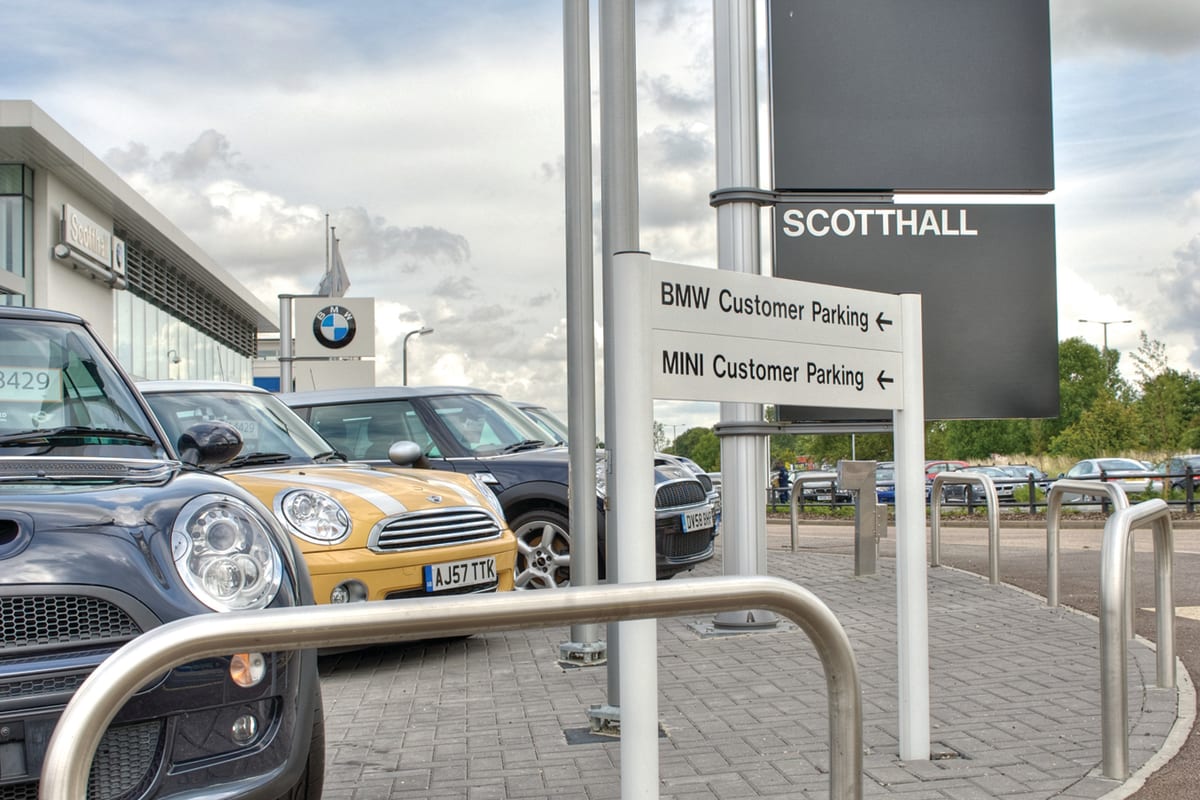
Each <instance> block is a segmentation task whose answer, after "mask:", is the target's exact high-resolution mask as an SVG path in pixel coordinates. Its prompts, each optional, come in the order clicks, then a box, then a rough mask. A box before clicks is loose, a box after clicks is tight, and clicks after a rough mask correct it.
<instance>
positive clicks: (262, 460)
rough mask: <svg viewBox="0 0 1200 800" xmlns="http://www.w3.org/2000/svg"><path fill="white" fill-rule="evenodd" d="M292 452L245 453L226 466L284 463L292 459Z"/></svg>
mask: <svg viewBox="0 0 1200 800" xmlns="http://www.w3.org/2000/svg"><path fill="white" fill-rule="evenodd" d="M291 460H292V454H291V453H245V454H243V455H240V456H238V457H237V458H235V459H233V460H232V461H230V462H229V463H228V464H226V465H225V466H226V467H249V466H257V465H260V464H282V463H283V462H285V461H291Z"/></svg>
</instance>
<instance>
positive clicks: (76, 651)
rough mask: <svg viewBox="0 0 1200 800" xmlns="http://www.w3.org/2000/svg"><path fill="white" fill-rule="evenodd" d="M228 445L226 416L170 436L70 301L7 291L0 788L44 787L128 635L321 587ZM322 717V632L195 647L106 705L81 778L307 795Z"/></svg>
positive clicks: (303, 599)
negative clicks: (75, 707)
mask: <svg viewBox="0 0 1200 800" xmlns="http://www.w3.org/2000/svg"><path fill="white" fill-rule="evenodd" d="M176 441H178V442H179V448H180V449H179V450H178V451H177V450H176V444H175V442H176ZM240 446H241V440H240V437H239V435H238V432H237V431H236V430H235V429H233V428H232V427H230V426H228V425H224V424H221V423H205V424H200V425H195V426H192V427H189V428H188V429H187V430H184V431H181V434H180V436H179V437H177V439H176V438H172V439H168V438H167V437H166V436H165V435H164V433H163V431H162V428H161V427H160V426H159V425H158V424H157V423H156V422H155V421H154V419H153V417H152V415H151V413H150V410H149V409H148V408H147V406H146V404H145V401H144V400H143V399H142V397H141V396H140V395H139V394H138V393H137V391H136V390H135V388H134V386H133V383H132V382H131V381H130V380H129V378H128V376H126V375H125V373H124V372H123V371H122V370H121V368H120V367H119V366H118V365H117V363H116V360H115V359H114V358H113V357H112V356H111V354H110V353H109V352H108V351H107V350H106V349H105V348H104V347H103V346H102V345H101V344H100V341H99V339H98V338H97V337H96V336H95V335H94V333H93V332H92V330H91V328H90V327H89V326H88V325H87V323H85V322H84V321H83V320H82V319H80V318H79V317H76V316H73V315H69V314H62V313H57V312H51V311H39V310H34V309H25V308H10V307H0V474H3V476H4V479H3V480H2V481H0V617H2V619H3V621H4V624H3V627H2V629H0V630H2V634H3V639H2V640H0V797H3V798H33V797H36V796H37V795H38V782H39V775H40V770H41V767H42V761H43V757H44V755H45V751H46V746H47V743H48V741H49V739H50V735H51V733H52V732H53V730H54V727H55V724H56V723H57V721H58V718H59V716H60V715H61V714H62V711H63V708H64V707H65V706H66V704H67V702H68V701H69V700H70V699H71V696H72V694H73V693H74V691H75V689H76V688H78V687H79V685H80V684H81V683H83V681H84V680H85V679H87V677H88V676H89V675H90V674H92V672H93V670H95V669H96V667H97V666H98V665H99V664H100V663H101V662H102V661H104V659H105V658H107V657H108V656H110V655H111V654H112V653H114V652H115V651H116V650H117V649H118V648H120V647H121V646H122V645H125V644H126V643H128V642H130V641H131V640H133V639H135V638H137V637H138V636H139V635H140V634H142V633H145V632H147V631H150V630H152V629H154V628H157V627H158V626H160V625H163V624H165V623H168V622H172V621H176V620H179V619H182V618H186V617H190V616H192V615H195V614H208V613H223V612H228V611H244V610H255V609H263V608H282V607H289V606H297V605H302V604H311V603H312V602H313V597H312V588H311V584H310V581H309V577H308V573H307V571H306V569H305V565H304V561H303V559H302V558H301V557H300V554H299V552H298V551H297V550H296V548H295V546H294V545H293V543H292V539H291V538H290V537H289V536H288V535H287V534H286V533H284V531H283V530H282V529H281V528H280V527H279V525H278V523H277V522H276V521H275V518H274V517H273V516H272V514H271V512H270V511H269V510H268V509H267V508H265V507H264V506H263V505H262V503H260V502H259V501H258V500H257V499H256V498H255V497H254V496H253V495H252V494H250V493H249V492H247V491H245V490H244V489H242V488H241V487H239V486H237V485H236V484H234V483H231V482H230V481H228V480H226V479H225V478H223V477H220V476H218V475H214V474H211V473H210V472H207V471H205V470H203V469H199V468H198V467H204V466H211V465H215V464H218V463H221V462H223V461H226V460H228V459H229V458H231V457H233V456H235V455H237V453H238V450H239V448H240ZM324 730H325V729H324V718H323V712H322V705H321V695H320V684H319V681H318V676H317V665H316V653H315V651H312V650H304V651H294V652H286V651H285V652H252V651H248V652H230V653H227V654H223V655H219V656H214V657H209V658H204V659H200V660H197V661H192V662H189V663H186V664H183V665H180V666H178V667H175V668H172V669H169V670H166V671H164V672H163V673H162V674H160V675H158V676H157V677H155V678H154V679H152V680H151V681H149V682H148V683H147V684H146V685H145V686H144V687H142V688H141V689H140V690H139V691H138V693H137V694H136V695H135V696H134V697H132V698H131V699H130V700H129V701H128V702H127V703H125V705H124V706H123V707H122V708H121V709H120V710H118V711H117V714H116V716H115V718H114V719H113V720H112V723H111V724H110V725H109V727H108V728H107V730H106V732H105V733H104V736H103V738H102V740H101V742H100V746H99V748H98V749H97V751H96V754H95V757H94V760H93V762H92V766H91V773H90V778H89V789H88V797H89V798H105V799H106V800H107V799H112V800H117V799H118V798H119V800H142V799H143V798H150V797H154V798H164V799H169V798H185V797H186V798H196V797H201V796H214V792H216V791H217V790H218V787H219V793H220V796H222V797H262V798H291V799H292V800H300V799H301V798H317V797H320V795H321V787H322V783H323V776H324V766H325V743H324V742H325V736H324Z"/></svg>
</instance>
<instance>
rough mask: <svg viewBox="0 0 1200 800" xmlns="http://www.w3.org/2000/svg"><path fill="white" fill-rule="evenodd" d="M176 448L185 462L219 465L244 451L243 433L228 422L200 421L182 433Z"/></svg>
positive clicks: (196, 464)
mask: <svg viewBox="0 0 1200 800" xmlns="http://www.w3.org/2000/svg"><path fill="white" fill-rule="evenodd" d="M176 449H178V450H179V458H180V460H181V461H183V463H185V464H191V465H192V466H193V467H202V468H204V469H209V468H213V467H219V466H221V465H222V464H227V463H229V462H230V461H232V460H233V459H234V458H235V457H236V456H237V454H238V453H240V452H242V435H241V434H240V433H238V430H237V428H235V427H233V426H232V425H230V424H229V423H228V422H217V421H212V422H198V423H196V424H195V425H193V426H192V427H190V428H188V429H187V430H186V431H184V432H183V433H182V434H180V436H179V443H178V445H177V446H176Z"/></svg>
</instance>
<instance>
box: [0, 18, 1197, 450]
mask: <svg viewBox="0 0 1200 800" xmlns="http://www.w3.org/2000/svg"><path fill="white" fill-rule="evenodd" d="M1050 4H1051V13H1052V23H1051V24H1052V40H1053V91H1054V136H1055V142H1054V148H1055V171H1056V187H1057V188H1056V190H1055V191H1054V192H1053V193H1052V195H1051V196H1050V200H1051V201H1053V202H1054V203H1055V205H1056V214H1057V248H1058V296H1059V309H1060V320H1059V336H1060V338H1067V337H1070V336H1076V335H1082V336H1085V337H1087V338H1088V339H1089V340H1090V341H1094V342H1095V343H1096V344H1097V345H1099V343H1100V340H1101V332H1102V331H1101V326H1099V325H1096V324H1081V323H1079V322H1077V320H1078V319H1080V318H1087V319H1092V320H1122V319H1132V320H1134V323H1133V324H1129V325H1120V324H1118V325H1112V326H1110V327H1109V333H1108V336H1109V346H1110V347H1113V348H1117V349H1122V350H1126V351H1129V350H1132V349H1134V348H1135V347H1136V346H1137V337H1138V333H1139V331H1143V330H1144V331H1145V332H1146V333H1147V335H1149V336H1150V337H1151V338H1153V339H1157V340H1160V341H1163V342H1165V343H1166V344H1167V345H1168V352H1169V355H1170V358H1171V362H1172V366H1174V367H1175V368H1177V369H1191V370H1200V79H1198V76H1200V3H1197V2H1194V0H1139V1H1138V2H1128V0H1050ZM594 6H595V3H593V22H592V30H593V35H594V34H595V31H596V28H597V25H596V21H595V9H594ZM3 16H4V19H5V28H6V32H7V34H8V35H6V36H5V37H4V38H5V42H4V46H3V48H0V97H3V98H5V99H22V100H25V99H27V100H32V101H34V102H35V103H37V104H38V105H39V106H41V107H42V108H43V109H44V110H45V111H46V112H47V113H49V114H50V116H51V117H52V118H54V119H55V120H56V121H57V122H58V123H59V124H61V125H62V126H63V127H64V128H66V129H67V131H68V132H70V133H71V134H72V135H73V136H75V137H76V138H77V139H79V140H80V141H81V142H82V143H83V144H84V145H85V146H86V147H87V148H88V149H90V150H91V151H92V152H94V153H96V154H97V155H99V156H101V157H102V158H103V159H104V160H105V161H106V162H107V163H108V164H109V165H111V166H112V168H113V169H115V170H116V171H117V172H118V173H119V174H120V175H122V176H123V177H124V178H125V179H126V180H127V181H128V182H129V183H130V184H131V185H133V186H134V187H135V188H136V189H138V191H140V192H141V193H143V194H144V195H145V196H146V197H147V199H148V200H149V201H150V202H151V203H153V204H154V205H155V206H157V207H158V208H159V209H160V210H162V211H163V213H165V214H166V216H167V217H169V218H170V219H172V220H173V221H174V222H175V223H176V224H177V225H179V227H180V228H182V229H183V230H184V231H185V232H186V233H187V234H188V235H189V236H191V238H192V239H194V240H195V241H196V242H197V243H198V244H199V245H200V246H201V247H202V248H203V249H204V250H206V251H207V252H209V253H210V254H211V255H212V256H213V257H214V258H215V259H216V260H217V261H218V262H219V263H221V264H222V265H224V266H225V267H226V268H228V269H229V271H230V272H231V273H233V274H234V275H235V276H236V277H237V278H238V279H240V280H241V281H242V282H243V283H244V284H245V285H247V286H248V287H249V288H250V289H251V290H252V291H253V292H254V293H255V294H257V296H258V297H259V299H260V300H262V302H264V303H265V304H266V305H267V306H268V307H271V308H275V307H277V305H278V300H277V298H278V295H279V294H281V293H299V294H307V293H311V292H313V291H314V290H315V289H316V287H317V284H318V283H319V281H320V278H321V274H322V272H323V270H324V267H325V245H324V238H323V237H324V232H325V219H326V215H327V214H328V215H329V218H330V220H331V224H332V225H333V226H334V227H335V228H336V233H337V236H338V238H339V239H340V242H341V245H340V246H341V249H342V253H343V256H344V261H345V264H346V268H347V271H348V273H349V275H350V279H351V281H352V286H351V290H350V292H349V295H350V296H355V297H375V298H377V300H376V311H375V316H376V320H377V325H378V334H377V342H376V349H377V353H378V358H379V366H378V369H377V373H378V382H379V383H381V384H382V383H398V382H399V376H400V366H401V363H400V350H401V340H402V337H403V335H404V334H405V333H406V332H407V331H411V330H413V329H416V328H418V327H421V326H422V325H428V326H431V327H433V328H434V329H435V332H434V333H433V334H432V335H429V336H426V337H422V338H419V339H418V338H414V339H413V340H411V341H410V343H409V348H408V351H409V357H410V364H409V370H408V373H409V382H410V383H426V384H433V383H453V384H470V385H476V386H483V387H489V388H494V389H497V390H500V391H501V392H503V393H504V394H506V395H507V396H509V397H510V398H512V399H525V400H534V401H540V402H543V403H545V404H546V405H548V406H549V407H550V408H551V409H554V410H556V411H558V412H559V413H560V414H563V415H565V411H566V405H567V400H566V398H567V386H566V383H567V378H566V362H565V359H566V330H567V327H566V320H565V308H566V296H565V267H564V252H565V244H564V224H563V207H564V186H563V111H562V95H563V89H562V4H561V2H560V0H461V1H460V2H452V3H451V2H444V1H443V0H371V1H368V0H360V1H359V2H353V3H340V4H334V3H328V2H315V1H311V2H310V1H303V2H302V1H300V0H294V1H292V2H283V1H280V2H263V1H261V0H236V1H234V0H209V2H205V3H164V2H161V0H128V1H126V2H97V0H56V2H54V3H53V4H47V3H44V2H40V1H39V2H33V1H32V0H7V1H6V2H5V4H4V12H3ZM759 22H760V25H762V26H763V27H765V22H766V14H765V10H764V9H763V8H760V10H759ZM712 39H713V35H712V2H711V0H639V1H638V3H637V74H638V86H639V89H638V127H639V150H638V158H639V164H640V172H641V179H640V204H641V219H640V225H641V235H642V249H644V250H648V251H650V252H651V253H652V254H653V255H654V257H656V258H659V259H663V260H668V261H676V262H682V263H691V264H698V265H709V266H711V265H715V263H716V214H715V212H714V211H713V210H712V209H711V208H710V207H709V205H708V194H709V192H710V191H712V190H713V189H714V188H716V186H715V175H714V172H715V170H714V166H713V164H714V149H713V104H712V97H713V67H712ZM593 52H594V51H593ZM597 75H598V72H597V70H596V69H595V67H593V73H592V76H593V84H595V80H596V77H597ZM761 88H762V90H763V91H764V93H765V85H763V86H762V87H761ZM598 119H599V115H598V111H596V112H594V121H596V122H597V123H598ZM597 141H598V139H597ZM594 163H595V164H596V165H597V166H598V165H599V157H598V155H597V156H596V158H595V159H594ZM764 185H766V184H765V183H764ZM596 203H597V208H598V204H599V191H598V182H597V191H596ZM596 234H597V236H598V235H599V223H598V222H597V225H596ZM596 268H597V271H598V270H599V260H598V259H597V262H596ZM596 296H597V298H599V297H600V292H599V291H597V293H596ZM599 319H601V314H600V312H599V311H597V320H599ZM1016 322H1017V321H1014V323H1016ZM656 418H657V419H658V421H660V422H662V423H663V424H664V425H666V426H667V431H668V433H669V434H670V433H672V432H682V430H683V429H684V428H685V427H686V426H690V425H696V424H699V425H705V426H707V425H711V424H713V423H714V422H716V421H717V416H716V406H715V404H682V403H659V404H658V406H657V408H656Z"/></svg>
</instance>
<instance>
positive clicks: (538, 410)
mask: <svg viewBox="0 0 1200 800" xmlns="http://www.w3.org/2000/svg"><path fill="white" fill-rule="evenodd" d="M513 405H514V406H516V407H517V408H519V409H521V411H523V412H525V416H527V417H529V418H530V419H531V420H533V421H534V423H535V424H536V425H537V426H538V427H539V428H541V429H542V430H543V431H545V432H546V435H547V436H548V437H549V438H548V439H547V440H546V441H547V443H549V444H566V443H567V423H565V422H563V421H562V420H561V419H559V418H558V417H557V416H556V415H555V414H554V412H553V411H551V410H550V409H548V408H546V407H545V406H543V405H541V404H539V403H530V402H527V401H524V400H515V401H513Z"/></svg>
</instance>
